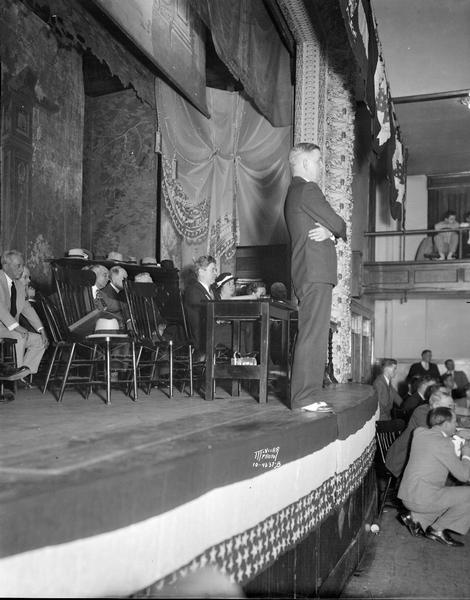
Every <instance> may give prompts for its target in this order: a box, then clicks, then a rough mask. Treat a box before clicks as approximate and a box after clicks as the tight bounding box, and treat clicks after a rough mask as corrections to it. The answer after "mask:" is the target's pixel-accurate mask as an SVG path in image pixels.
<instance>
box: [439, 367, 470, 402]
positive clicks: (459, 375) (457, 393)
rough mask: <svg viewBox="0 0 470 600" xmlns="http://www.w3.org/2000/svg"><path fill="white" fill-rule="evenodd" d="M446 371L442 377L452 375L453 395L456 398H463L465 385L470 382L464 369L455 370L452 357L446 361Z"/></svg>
mask: <svg viewBox="0 0 470 600" xmlns="http://www.w3.org/2000/svg"><path fill="white" fill-rule="evenodd" d="M444 365H445V367H446V371H445V372H444V373H443V375H442V377H444V376H446V375H452V378H453V380H454V385H453V389H452V396H453V398H454V399H456V398H463V397H464V396H465V386H466V385H467V384H468V378H467V376H466V374H465V373H464V372H463V371H456V370H455V363H454V361H453V360H452V359H451V358H448V359H447V360H446V361H445V363H444Z"/></svg>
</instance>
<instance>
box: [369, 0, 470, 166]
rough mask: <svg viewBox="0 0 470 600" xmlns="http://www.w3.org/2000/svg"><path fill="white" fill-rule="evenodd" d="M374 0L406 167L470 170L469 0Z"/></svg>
mask: <svg viewBox="0 0 470 600" xmlns="http://www.w3.org/2000/svg"><path fill="white" fill-rule="evenodd" d="M371 1H372V5H373V8H374V11H375V15H376V19H377V29H378V34H379V38H380V41H381V44H382V49H383V56H384V60H385V68H386V72H387V78H388V81H389V84H390V91H391V94H392V98H393V101H394V106H395V113H396V116H397V120H398V123H399V126H400V131H401V133H402V138H403V142H404V144H405V146H406V147H407V149H408V174H409V175H420V174H424V175H431V174H446V173H460V172H468V171H470V110H469V109H468V108H466V107H465V106H464V105H463V104H462V103H461V102H460V99H461V98H462V97H463V96H464V95H465V94H466V93H467V91H468V90H470V60H469V58H470V35H469V31H470V1H469V0H371ZM410 97H411V98H410Z"/></svg>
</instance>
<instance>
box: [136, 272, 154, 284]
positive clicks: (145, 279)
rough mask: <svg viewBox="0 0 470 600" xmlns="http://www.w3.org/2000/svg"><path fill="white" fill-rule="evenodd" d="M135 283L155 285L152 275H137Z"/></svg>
mask: <svg viewBox="0 0 470 600" xmlns="http://www.w3.org/2000/svg"><path fill="white" fill-rule="evenodd" d="M134 281H135V282H136V283H153V279H152V277H151V276H150V273H145V272H144V273H137V275H136V276H135V277H134Z"/></svg>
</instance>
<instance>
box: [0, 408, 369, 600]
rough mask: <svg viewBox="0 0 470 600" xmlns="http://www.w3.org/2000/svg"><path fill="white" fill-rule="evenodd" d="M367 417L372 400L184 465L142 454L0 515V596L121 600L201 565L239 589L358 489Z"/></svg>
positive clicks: (225, 445)
mask: <svg viewBox="0 0 470 600" xmlns="http://www.w3.org/2000/svg"><path fill="white" fill-rule="evenodd" d="M377 417H378V415H377V405H376V401H375V400H374V398H373V397H369V398H367V399H366V400H362V401H361V402H360V403H355V405H353V406H350V407H344V408H342V409H341V410H337V411H336V412H335V413H333V414H328V413H325V414H322V415H313V414H308V415H307V416H306V415H301V418H299V420H298V421H292V420H290V421H289V423H282V422H281V421H280V420H279V415H278V416H277V417H276V419H275V418H273V419H272V420H271V421H269V419H268V422H267V423H264V426H262V427H260V426H259V424H257V423H254V427H251V428H250V427H244V428H243V431H241V432H240V434H239V435H238V436H235V437H230V436H228V435H225V436H224V432H223V431H221V432H219V434H220V435H219V436H218V437H217V438H214V440H216V441H212V442H211V441H209V442H208V441H207V440H204V439H201V440H200V444H199V450H198V451H197V452H193V453H191V454H190V455H184V454H182V455H181V456H179V455H178V452H177V451H176V452H173V454H172V455H171V456H169V458H168V460H166V461H161V460H160V461H158V464H154V463H153V462H152V455H146V454H145V452H143V454H142V456H141V461H140V466H139V467H138V468H137V467H135V466H133V467H132V468H129V469H127V470H123V471H121V472H118V473H113V472H108V473H106V475H103V474H101V475H100V476H99V477H98V476H96V477H90V476H89V477H88V480H87V481H85V482H83V481H82V482H81V483H80V485H74V484H73V482H69V483H68V485H67V486H63V487H57V488H56V489H55V490H53V491H52V490H51V491H50V492H48V491H47V490H43V491H42V494H41V495H40V497H39V498H38V497H37V496H36V497H33V496H31V497H29V496H28V495H26V496H25V498H24V499H23V500H22V501H21V502H18V501H16V502H15V504H14V506H8V505H4V506H3V507H2V510H1V515H2V518H1V526H2V542H1V551H2V556H1V558H0V593H1V595H2V596H16V597H18V596H24V597H40V596H50V597H67V596H69V597H70V596H82V597H92V596H94V597H98V596H126V595H130V594H133V593H136V592H137V591H139V590H143V589H144V588H146V587H148V586H150V585H152V584H157V587H158V586H160V585H161V586H163V585H164V584H166V583H168V582H171V581H173V580H176V579H177V578H179V577H184V576H185V575H186V574H188V573H190V572H192V571H195V570H197V569H198V568H199V567H202V566H209V565H213V566H215V567H217V568H218V569H220V570H221V571H222V572H224V573H226V574H227V575H228V576H229V577H230V579H231V580H232V581H234V582H237V583H240V584H242V585H243V584H244V583H246V582H247V581H249V580H250V579H252V578H253V577H254V576H255V575H256V574H258V573H260V572H261V571H263V570H264V569H266V568H267V567H268V566H269V565H270V564H272V563H273V562H274V561H275V560H276V559H277V558H278V557H280V556H281V555H282V554H283V553H284V552H286V551H287V550H289V549H291V548H292V547H294V546H295V545H296V544H298V543H299V542H300V541H301V540H302V539H304V538H305V537H306V536H307V535H308V534H309V533H310V532H311V531H312V530H313V529H314V528H315V527H317V526H318V525H319V523H320V522H321V521H322V520H323V519H325V518H326V517H327V516H328V515H329V514H330V513H331V512H332V511H333V510H334V509H336V508H337V507H339V506H340V505H341V504H342V503H343V502H344V501H345V500H346V499H347V497H348V496H349V495H350V494H351V493H352V492H353V491H354V490H355V489H356V488H357V487H358V486H359V485H360V483H361V480H362V478H363V477H364V475H365V474H366V472H367V471H368V469H369V468H370V466H371V464H372V461H373V456H374V451H375V441H374V439H375V438H374V435H375V421H376V419H377ZM194 435H196V436H197V433H195V434H194ZM224 439H225V440H226V441H225V442H224ZM227 440H229V441H227ZM193 441H194V440H193ZM149 454H150V453H149Z"/></svg>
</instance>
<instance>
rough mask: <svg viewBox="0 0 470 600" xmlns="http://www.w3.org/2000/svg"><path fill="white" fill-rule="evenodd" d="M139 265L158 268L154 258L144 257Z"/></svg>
mask: <svg viewBox="0 0 470 600" xmlns="http://www.w3.org/2000/svg"><path fill="white" fill-rule="evenodd" d="M140 264H141V265H147V266H149V267H158V266H159V264H158V262H157V259H156V258H155V256H144V258H143V259H142V260H141V261H140Z"/></svg>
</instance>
